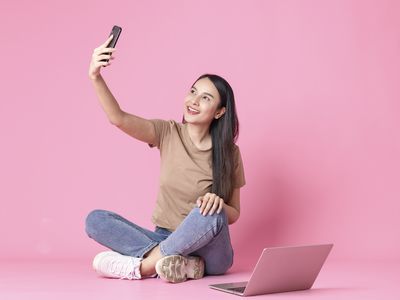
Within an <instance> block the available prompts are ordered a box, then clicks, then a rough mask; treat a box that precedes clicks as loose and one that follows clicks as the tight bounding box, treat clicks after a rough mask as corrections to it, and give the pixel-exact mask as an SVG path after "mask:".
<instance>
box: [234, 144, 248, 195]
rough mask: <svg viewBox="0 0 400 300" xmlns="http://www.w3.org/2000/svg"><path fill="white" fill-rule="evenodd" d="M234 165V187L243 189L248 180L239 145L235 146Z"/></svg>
mask: <svg viewBox="0 0 400 300" xmlns="http://www.w3.org/2000/svg"><path fill="white" fill-rule="evenodd" d="M234 163H235V172H234V174H233V175H234V178H233V187H234V188H241V187H242V186H244V185H245V184H246V178H245V175H244V168H243V161H242V155H241V153H240V149H239V147H238V146H237V145H235V146H234Z"/></svg>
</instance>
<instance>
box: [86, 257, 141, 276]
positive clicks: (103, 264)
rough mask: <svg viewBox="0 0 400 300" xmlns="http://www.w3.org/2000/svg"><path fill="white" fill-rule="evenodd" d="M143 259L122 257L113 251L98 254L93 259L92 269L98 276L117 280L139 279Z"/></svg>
mask: <svg viewBox="0 0 400 300" xmlns="http://www.w3.org/2000/svg"><path fill="white" fill-rule="evenodd" d="M142 260H143V258H140V257H133V256H127V255H122V254H120V253H118V252H114V251H104V252H100V253H99V254H97V255H96V256H95V258H94V259H93V264H92V265H93V269H94V270H95V271H96V272H97V273H98V274H100V275H102V276H105V277H111V278H119V279H124V278H126V279H141V278H142V276H141V275H140V264H141V261H142Z"/></svg>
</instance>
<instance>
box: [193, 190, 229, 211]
mask: <svg viewBox="0 0 400 300" xmlns="http://www.w3.org/2000/svg"><path fill="white" fill-rule="evenodd" d="M200 198H201V197H199V198H198V199H197V202H196V203H197V206H198V207H200V214H202V215H203V216H206V215H207V214H209V215H210V216H212V215H213V214H214V213H215V212H217V213H218V214H219V213H220V212H221V210H222V208H223V205H224V200H223V199H222V198H220V197H218V196H217V195H216V194H213V193H207V194H205V195H204V197H202V199H200Z"/></svg>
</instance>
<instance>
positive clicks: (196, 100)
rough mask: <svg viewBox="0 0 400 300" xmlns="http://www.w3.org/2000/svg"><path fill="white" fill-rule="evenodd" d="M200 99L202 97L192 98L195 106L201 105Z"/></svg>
mask: <svg viewBox="0 0 400 300" xmlns="http://www.w3.org/2000/svg"><path fill="white" fill-rule="evenodd" d="M199 97H200V96H195V97H193V98H192V103H193V104H196V105H199V101H200V99H199Z"/></svg>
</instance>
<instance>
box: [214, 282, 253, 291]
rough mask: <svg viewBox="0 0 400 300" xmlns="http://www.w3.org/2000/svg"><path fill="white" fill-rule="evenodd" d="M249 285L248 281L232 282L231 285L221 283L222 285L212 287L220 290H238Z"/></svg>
mask: <svg viewBox="0 0 400 300" xmlns="http://www.w3.org/2000/svg"><path fill="white" fill-rule="evenodd" d="M246 285H247V281H242V282H231V283H220V284H212V285H211V286H213V287H216V288H220V289H227V290H230V289H236V288H240V287H245V286H246Z"/></svg>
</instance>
